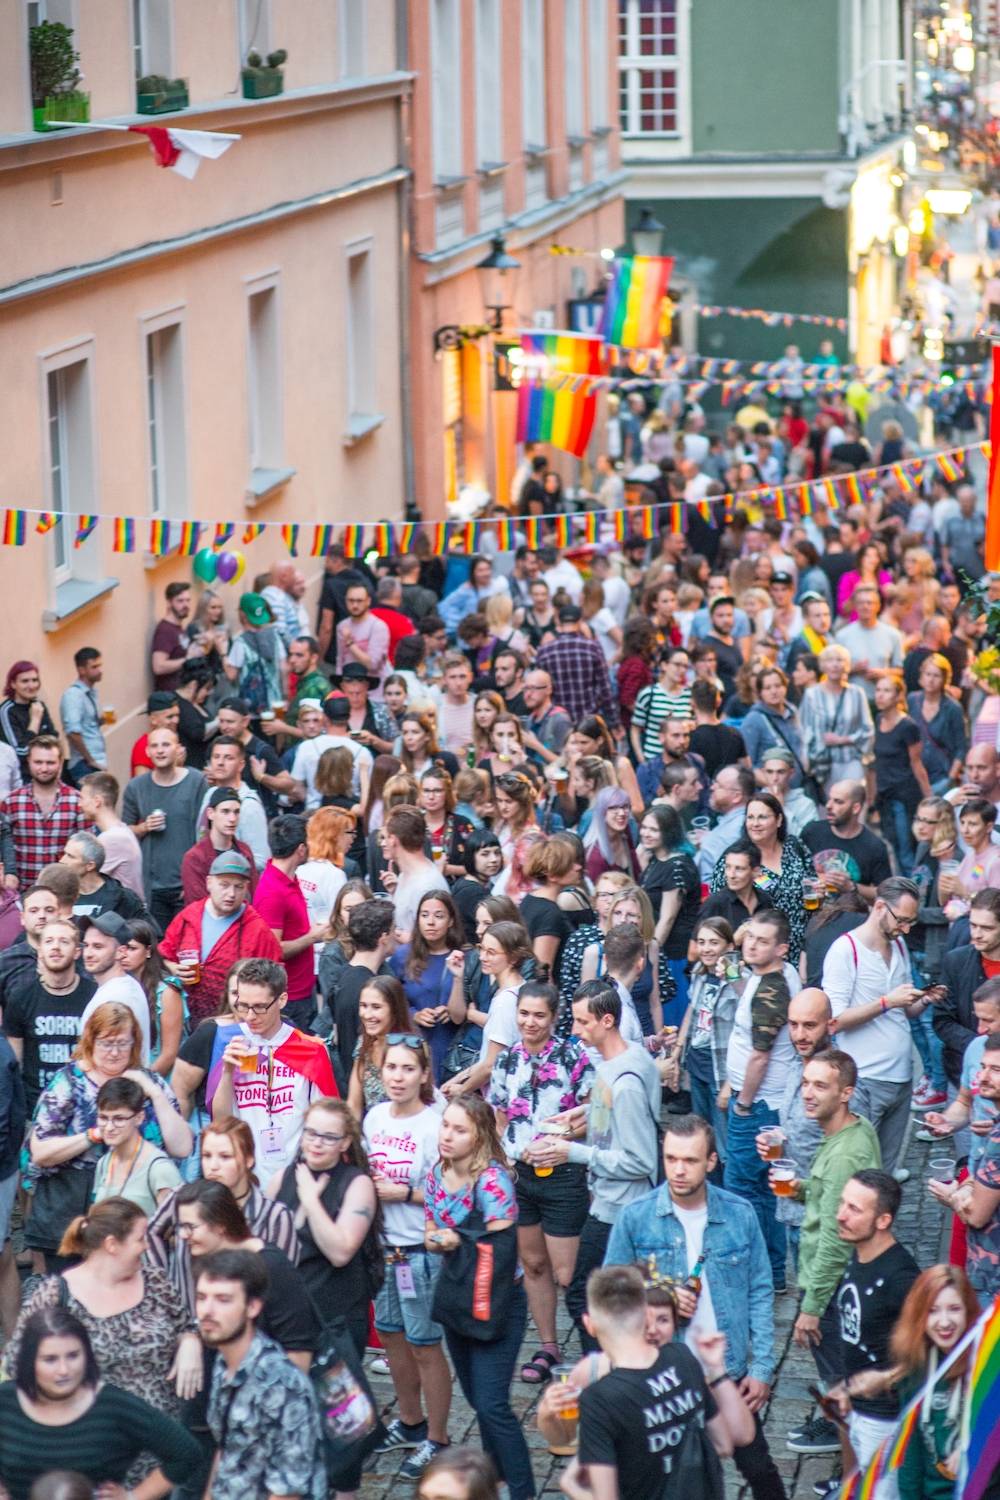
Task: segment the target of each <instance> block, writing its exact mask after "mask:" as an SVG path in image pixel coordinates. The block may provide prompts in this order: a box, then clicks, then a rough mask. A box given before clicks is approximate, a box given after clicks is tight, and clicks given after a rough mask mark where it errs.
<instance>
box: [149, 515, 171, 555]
mask: <svg viewBox="0 0 1000 1500" xmlns="http://www.w3.org/2000/svg"><path fill="white" fill-rule="evenodd" d="M149 550H150V552H151V553H152V555H153V557H163V556H164V555H165V554H166V553H167V552H169V551H170V522H169V521H150V523H149Z"/></svg>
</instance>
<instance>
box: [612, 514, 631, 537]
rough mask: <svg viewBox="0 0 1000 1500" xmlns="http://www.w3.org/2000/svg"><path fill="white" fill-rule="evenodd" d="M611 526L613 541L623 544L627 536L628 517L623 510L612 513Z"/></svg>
mask: <svg viewBox="0 0 1000 1500" xmlns="http://www.w3.org/2000/svg"><path fill="white" fill-rule="evenodd" d="M613 526H614V533H615V541H616V542H623V541H624V540H625V538H626V536H627V535H628V517H627V516H626V514H625V512H624V511H623V510H616V511H615V512H614V513H613Z"/></svg>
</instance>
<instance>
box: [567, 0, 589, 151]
mask: <svg viewBox="0 0 1000 1500" xmlns="http://www.w3.org/2000/svg"><path fill="white" fill-rule="evenodd" d="M563 7H564V8H563V14H564V17H565V30H564V34H563V61H564V67H563V92H564V109H565V126H566V135H567V136H568V137H570V138H573V139H576V140H582V138H583V132H584V110H583V70H584V66H585V64H584V60H583V59H584V37H583V5H582V0H563Z"/></svg>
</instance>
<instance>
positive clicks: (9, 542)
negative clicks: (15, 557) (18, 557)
mask: <svg viewBox="0 0 1000 1500" xmlns="http://www.w3.org/2000/svg"><path fill="white" fill-rule="evenodd" d="M27 524H28V517H27V514H26V513H25V512H24V511H23V510H7V511H4V518H3V544H4V546H5V547H23V546H24V542H25V537H26V536H27Z"/></svg>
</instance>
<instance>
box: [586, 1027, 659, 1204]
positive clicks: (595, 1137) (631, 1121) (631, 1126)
mask: <svg viewBox="0 0 1000 1500" xmlns="http://www.w3.org/2000/svg"><path fill="white" fill-rule="evenodd" d="M595 1071H596V1077H595V1079H594V1087H593V1090H592V1092H591V1095H590V1109H589V1112H588V1115H587V1140H586V1142H585V1143H584V1142H583V1141H570V1143H569V1160H570V1161H574V1162H585V1163H586V1165H587V1167H588V1169H589V1170H588V1174H587V1176H588V1184H589V1187H590V1193H591V1204H590V1212H591V1215H592V1216H593V1217H594V1218H595V1219H600V1220H601V1222H602V1223H604V1224H613V1223H614V1222H615V1220H616V1219H617V1217H618V1214H619V1211H620V1210H621V1209H623V1208H624V1207H625V1205H626V1203H631V1202H632V1201H633V1199H635V1198H641V1197H642V1195H643V1194H644V1193H648V1192H649V1191H650V1189H651V1188H653V1187H655V1186H656V1178H657V1156H658V1153H659V1149H660V1147H659V1134H658V1126H659V1121H660V1096H661V1085H660V1075H659V1073H657V1071H656V1066H655V1064H654V1063H653V1060H652V1058H651V1057H650V1055H649V1053H648V1052H647V1051H646V1049H645V1048H644V1047H640V1046H638V1045H633V1046H630V1047H627V1048H626V1050H625V1051H624V1052H622V1053H620V1054H619V1055H618V1056H617V1057H612V1058H610V1059H609V1060H608V1061H606V1062H603V1061H602V1062H599V1063H598V1064H597V1066H596V1070H595Z"/></svg>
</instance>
